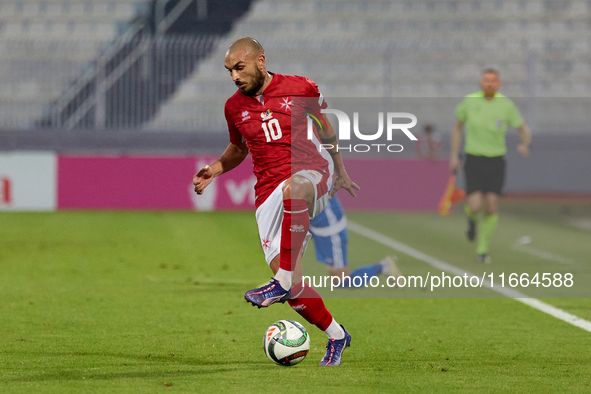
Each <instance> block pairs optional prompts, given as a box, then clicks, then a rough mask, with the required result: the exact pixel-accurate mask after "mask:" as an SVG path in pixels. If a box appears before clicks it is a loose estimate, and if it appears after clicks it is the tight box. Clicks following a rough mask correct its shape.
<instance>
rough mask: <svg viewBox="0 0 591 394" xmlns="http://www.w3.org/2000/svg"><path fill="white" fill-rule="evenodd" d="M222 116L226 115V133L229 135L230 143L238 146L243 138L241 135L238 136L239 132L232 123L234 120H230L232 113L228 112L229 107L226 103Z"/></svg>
mask: <svg viewBox="0 0 591 394" xmlns="http://www.w3.org/2000/svg"><path fill="white" fill-rule="evenodd" d="M224 114H225V115H226V122H228V132H229V133H230V142H231V143H232V144H234V145H240V144H241V143H242V142H243V141H244V138H243V137H242V134H240V131H239V130H238V128H237V127H236V124H235V123H234V119H232V113H231V111H230V108H229V105H228V103H227V102H226V106H225V107H224Z"/></svg>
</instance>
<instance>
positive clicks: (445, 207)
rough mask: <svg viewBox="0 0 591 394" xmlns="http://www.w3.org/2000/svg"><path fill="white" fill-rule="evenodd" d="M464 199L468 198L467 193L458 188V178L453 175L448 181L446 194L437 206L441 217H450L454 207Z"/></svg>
mask: <svg viewBox="0 0 591 394" xmlns="http://www.w3.org/2000/svg"><path fill="white" fill-rule="evenodd" d="M464 197H466V192H465V191H464V190H463V189H459V188H457V187H456V176H455V175H451V176H450V177H449V180H448V181H447V186H446V187H445V192H443V196H441V200H440V201H439V204H438V205H437V211H438V212H439V214H440V215H441V216H449V214H450V213H451V212H452V211H453V206H454V205H455V204H457V203H458V202H460V201H462V200H463V199H464Z"/></svg>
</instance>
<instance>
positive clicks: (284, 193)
mask: <svg viewBox="0 0 591 394" xmlns="http://www.w3.org/2000/svg"><path fill="white" fill-rule="evenodd" d="M224 63H225V67H226V69H227V70H228V71H229V73H230V76H231V77H232V80H233V81H234V83H235V84H236V86H238V91H237V92H236V93H235V94H234V95H233V96H232V97H230V98H229V99H228V101H227V102H226V106H225V115H226V120H227V122H228V128H229V132H230V145H228V148H226V151H225V152H224V153H223V154H222V156H221V157H220V159H219V160H217V161H216V162H215V163H213V164H212V165H211V166H205V167H203V168H202V169H201V170H200V171H199V173H197V174H196V175H195V176H194V178H193V184H194V186H195V192H196V193H197V194H202V193H203V191H204V189H205V187H206V186H207V185H209V183H211V181H212V180H213V179H214V178H215V177H216V176H218V175H221V174H223V173H225V172H227V171H230V170H231V169H233V168H235V167H236V166H238V165H239V164H240V163H241V162H242V161H243V160H244V159H245V158H246V156H247V155H248V153H250V154H251V156H252V161H253V165H254V174H255V175H256V177H257V183H256V185H255V193H256V200H255V202H256V208H257V209H256V220H257V225H258V228H259V236H260V239H261V246H262V248H263V252H264V253H265V258H266V261H267V264H269V266H270V268H271V269H272V270H273V273H274V278H273V279H272V281H271V282H270V283H269V284H268V285H265V286H263V287H261V288H258V289H254V290H250V291H248V292H246V294H245V295H244V298H245V299H246V300H247V301H248V302H250V303H252V304H253V305H257V306H258V307H259V308H260V307H267V306H270V305H272V304H274V303H276V302H281V303H284V302H285V301H287V302H289V304H290V305H291V307H292V308H293V309H294V310H295V311H296V312H298V313H299V314H300V315H302V317H304V318H305V319H306V320H307V321H308V322H309V323H311V324H314V325H316V326H317V327H318V328H319V329H321V330H322V331H324V332H325V333H326V334H327V336H328V338H329V341H328V345H327V346H326V348H327V350H326V355H325V356H324V358H323V359H322V361H321V362H320V365H327V366H333V365H340V363H341V357H342V353H343V351H344V349H345V348H346V347H348V346H349V345H350V343H351V335H349V333H348V332H347V331H346V330H345V329H344V327H343V326H341V325H339V324H338V323H337V322H336V321H335V320H334V318H333V317H332V315H331V314H330V312H329V311H328V310H327V309H326V306H325V305H324V302H323V301H322V298H321V297H320V295H319V294H318V292H316V290H314V289H313V288H312V287H310V286H305V285H304V282H302V268H301V255H302V251H303V250H305V246H306V244H307V242H308V240H309V238H310V236H309V234H308V229H309V226H310V218H314V217H315V216H316V215H318V214H319V213H320V212H322V210H323V209H324V207H325V205H326V201H327V200H328V198H329V193H330V195H331V196H332V195H334V194H335V193H336V192H337V190H339V189H341V188H344V189H346V190H348V191H349V193H351V195H353V196H355V192H354V189H357V190H359V186H357V185H356V184H355V183H353V182H352V181H351V179H350V178H349V176H348V175H347V172H346V171H345V167H344V165H343V161H342V158H341V155H340V153H338V149H337V138H336V135H335V132H334V129H333V128H332V127H331V126H330V123H329V122H328V120H327V119H326V117H325V115H323V114H321V113H320V110H321V109H323V108H326V103H325V102H324V99H323V97H322V95H321V94H320V92H319V91H318V87H317V86H316V84H314V82H312V81H311V80H309V79H307V78H304V77H298V76H291V75H282V74H275V73H271V72H268V71H267V68H266V65H265V53H264V51H263V48H262V47H261V45H260V44H259V43H258V41H256V40H254V39H252V38H248V37H247V38H241V39H239V40H238V41H236V42H235V43H234V44H232V45H231V46H230V48H229V49H228V51H227V53H226V57H225V61H224ZM297 97H302V98H305V97H308V98H310V97H311V98H313V99H312V101H313V102H314V103H316V105H314V108H306V110H307V111H310V112H311V113H312V115H313V116H315V117H316V118H318V119H319V118H320V117H323V118H324V121H325V125H326V127H325V128H322V129H321V130H318V129H316V128H315V130H314V136H313V138H312V140H308V139H307V138H306V133H296V132H295V131H294V130H292V121H291V111H292V106H294V105H295V103H293V102H292V100H293V99H295V98H297ZM294 110H295V108H294ZM302 113H303V112H302ZM320 141H322V143H323V144H331V145H333V146H334V148H332V149H329V150H328V151H327V150H323V151H322V152H320V149H319V146H320ZM331 156H332V158H331ZM333 182H334V185H333ZM331 187H332V192H331V191H330V190H331Z"/></svg>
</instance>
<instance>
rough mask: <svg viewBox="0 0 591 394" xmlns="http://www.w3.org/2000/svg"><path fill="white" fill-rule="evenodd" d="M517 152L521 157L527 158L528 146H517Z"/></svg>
mask: <svg viewBox="0 0 591 394" xmlns="http://www.w3.org/2000/svg"><path fill="white" fill-rule="evenodd" d="M517 151H518V152H519V153H521V156H523V157H528V156H529V146H528V145H527V144H519V145H517Z"/></svg>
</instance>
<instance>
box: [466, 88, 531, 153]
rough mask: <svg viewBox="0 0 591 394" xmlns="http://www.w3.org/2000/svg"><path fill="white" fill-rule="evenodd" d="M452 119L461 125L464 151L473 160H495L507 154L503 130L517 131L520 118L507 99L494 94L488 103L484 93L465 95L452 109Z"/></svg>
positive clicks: (512, 104) (516, 109)
mask: <svg viewBox="0 0 591 394" xmlns="http://www.w3.org/2000/svg"><path fill="white" fill-rule="evenodd" d="M456 117H457V118H458V119H459V120H461V121H462V122H464V124H465V128H466V142H465V145H464V151H465V152H466V153H467V154H470V155H474V156H487V157H496V156H504V155H505V154H506V153H507V143H506V141H505V135H506V133H507V126H508V125H511V127H514V128H516V129H517V128H519V127H521V126H522V125H523V122H524V121H523V118H522V117H521V114H520V113H519V109H518V108H517V106H516V105H515V103H513V101H511V99H509V98H507V97H505V96H503V95H502V94H500V93H496V94H495V97H494V98H493V99H491V100H487V99H485V98H484V92H478V93H473V94H469V95H467V96H466V97H465V98H464V100H462V102H461V103H460V104H458V106H457V107H456Z"/></svg>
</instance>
